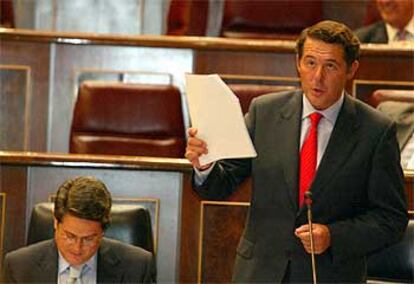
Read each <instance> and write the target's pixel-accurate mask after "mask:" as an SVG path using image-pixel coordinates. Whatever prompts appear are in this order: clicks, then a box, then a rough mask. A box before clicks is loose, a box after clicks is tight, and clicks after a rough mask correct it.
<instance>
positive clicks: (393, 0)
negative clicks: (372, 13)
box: [355, 0, 414, 43]
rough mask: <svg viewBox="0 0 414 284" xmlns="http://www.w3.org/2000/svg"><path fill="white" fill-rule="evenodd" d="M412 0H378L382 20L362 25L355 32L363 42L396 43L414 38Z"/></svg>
mask: <svg viewBox="0 0 414 284" xmlns="http://www.w3.org/2000/svg"><path fill="white" fill-rule="evenodd" d="M413 3H414V2H413V1H412V0H376V4H377V8H378V11H379V13H380V15H381V18H382V20H381V21H378V22H375V23H374V24H372V25H369V26H366V27H362V28H360V29H358V30H356V31H355V34H356V35H357V37H358V38H359V40H360V41H361V42H362V43H396V42H400V41H412V40H414V16H413V14H414V7H413Z"/></svg>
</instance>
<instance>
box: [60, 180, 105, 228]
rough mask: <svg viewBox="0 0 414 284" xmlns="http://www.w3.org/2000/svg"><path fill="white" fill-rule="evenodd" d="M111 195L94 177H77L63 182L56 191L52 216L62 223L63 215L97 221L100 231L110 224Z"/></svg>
mask: <svg viewBox="0 0 414 284" xmlns="http://www.w3.org/2000/svg"><path fill="white" fill-rule="evenodd" d="M111 206H112V199H111V194H110V193H109V191H108V189H107V188H106V186H105V184H104V183H103V182H102V181H100V180H98V179H96V178H94V177H88V176H83V177H77V178H74V179H69V180H67V181H65V182H64V183H63V184H62V185H61V186H60V187H59V189H58V191H57V194H56V199H55V210H54V215H55V218H56V220H57V221H58V222H59V223H60V222H62V219H63V216H65V214H70V215H72V216H75V217H77V218H81V219H86V220H92V221H97V222H99V223H101V225H102V229H104V230H105V229H106V228H107V227H108V226H109V224H110V212H111Z"/></svg>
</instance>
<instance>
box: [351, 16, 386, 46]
mask: <svg viewBox="0 0 414 284" xmlns="http://www.w3.org/2000/svg"><path fill="white" fill-rule="evenodd" d="M355 34H356V36H357V37H358V38H359V40H360V41H361V42H362V43H388V35H387V30H386V28H385V22H384V21H379V22H375V23H374V24H372V25H369V26H366V27H362V28H359V29H358V30H356V31H355Z"/></svg>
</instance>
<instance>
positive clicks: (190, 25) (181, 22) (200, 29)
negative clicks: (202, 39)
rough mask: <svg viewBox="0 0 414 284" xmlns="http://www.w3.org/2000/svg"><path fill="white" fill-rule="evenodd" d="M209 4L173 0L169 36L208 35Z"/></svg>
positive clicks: (194, 0) (205, 0)
mask: <svg viewBox="0 0 414 284" xmlns="http://www.w3.org/2000/svg"><path fill="white" fill-rule="evenodd" d="M208 4H209V3H208V0H171V2H170V7H169V10H168V17H167V35H192V36H204V35H206V30H207V20H208V19H207V18H208Z"/></svg>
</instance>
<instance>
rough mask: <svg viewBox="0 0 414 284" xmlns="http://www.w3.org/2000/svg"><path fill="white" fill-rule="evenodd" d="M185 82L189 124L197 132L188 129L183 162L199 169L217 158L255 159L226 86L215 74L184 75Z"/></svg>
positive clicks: (238, 107)
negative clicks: (187, 141)
mask: <svg viewBox="0 0 414 284" xmlns="http://www.w3.org/2000/svg"><path fill="white" fill-rule="evenodd" d="M186 79H187V98H188V105H189V110H190V116H191V120H192V125H193V127H194V128H196V129H197V131H198V133H197V134H195V133H194V131H196V130H194V129H193V130H191V129H190V130H189V143H188V146H187V151H186V157H187V159H189V160H190V161H191V162H192V163H193V165H194V166H195V167H197V168H201V169H202V168H205V166H206V165H209V164H210V163H212V162H214V161H217V160H221V159H227V158H250V157H255V156H256V155H257V154H256V151H255V149H254V147H253V144H252V141H251V139H250V136H249V134H248V131H247V128H246V125H245V123H244V118H243V114H242V111H241V108H240V103H239V101H238V99H237V97H236V96H235V95H234V94H233V93H232V91H231V90H230V89H229V88H228V86H227V85H226V84H225V83H224V82H223V81H222V80H221V79H220V77H219V76H218V75H187V76H186ZM192 131H193V133H191V132H192ZM196 135H197V136H196ZM207 145H208V150H207ZM197 157H198V161H197ZM197 165H198V166H197Z"/></svg>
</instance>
